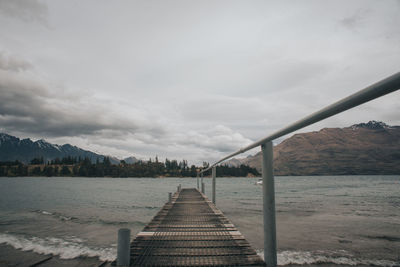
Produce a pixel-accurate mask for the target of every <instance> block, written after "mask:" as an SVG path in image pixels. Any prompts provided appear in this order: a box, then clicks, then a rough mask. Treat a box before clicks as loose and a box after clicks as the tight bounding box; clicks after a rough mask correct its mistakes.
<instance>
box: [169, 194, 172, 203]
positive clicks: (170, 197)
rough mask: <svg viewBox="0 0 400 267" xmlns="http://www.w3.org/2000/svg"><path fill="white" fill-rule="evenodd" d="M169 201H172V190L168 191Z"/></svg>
mask: <svg viewBox="0 0 400 267" xmlns="http://www.w3.org/2000/svg"><path fill="white" fill-rule="evenodd" d="M168 202H169V203H171V202H172V193H171V192H169V193H168Z"/></svg>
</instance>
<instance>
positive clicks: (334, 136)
mask: <svg viewBox="0 0 400 267" xmlns="http://www.w3.org/2000/svg"><path fill="white" fill-rule="evenodd" d="M227 164H230V165H235V166H237V165H238V164H246V165H249V166H250V167H253V168H257V169H258V170H259V171H261V152H259V153H257V154H256V155H254V156H250V157H247V158H243V159H236V158H235V159H232V160H230V161H228V162H227ZM274 172H275V174H276V175H346V174H360V175H361V174H400V126H389V125H387V124H385V123H383V122H377V121H370V122H368V123H360V124H355V125H353V126H350V127H346V128H324V129H322V130H320V131H316V132H309V133H301V134H295V135H293V136H292V137H290V138H288V139H286V140H284V141H283V142H282V143H280V144H279V145H277V146H275V147H274Z"/></svg>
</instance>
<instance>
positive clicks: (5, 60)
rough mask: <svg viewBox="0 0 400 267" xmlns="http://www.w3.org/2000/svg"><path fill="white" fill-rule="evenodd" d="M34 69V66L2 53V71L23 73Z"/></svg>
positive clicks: (0, 53)
mask: <svg viewBox="0 0 400 267" xmlns="http://www.w3.org/2000/svg"><path fill="white" fill-rule="evenodd" d="M31 68H32V64H30V63H29V62H28V61H25V60H22V59H20V58H18V57H16V56H11V55H7V54H6V53H5V52H1V51H0V69H2V70H11V71H23V70H28V69H31Z"/></svg>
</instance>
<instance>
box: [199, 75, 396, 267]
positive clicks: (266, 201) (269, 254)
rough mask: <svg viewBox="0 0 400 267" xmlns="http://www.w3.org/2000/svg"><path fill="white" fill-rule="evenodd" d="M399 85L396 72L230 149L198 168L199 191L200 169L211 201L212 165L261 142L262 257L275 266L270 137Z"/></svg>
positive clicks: (313, 121) (378, 95) (213, 183)
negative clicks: (205, 176)
mask: <svg viewBox="0 0 400 267" xmlns="http://www.w3.org/2000/svg"><path fill="white" fill-rule="evenodd" d="M399 89H400V72H398V73H396V74H394V75H392V76H390V77H387V78H386V79H383V80H381V81H380V82H377V83H375V84H373V85H371V86H368V87H367V88H365V89H363V90H360V91H358V92H357V93H355V94H352V95H350V96H348V97H345V98H343V99H342V100H339V101H337V102H335V103H333V104H331V105H329V106H327V107H325V108H323V109H321V110H319V111H317V112H314V113H312V114H311V115H309V116H307V117H305V118H303V119H301V120H299V121H297V122H295V123H293V124H290V125H289V126H286V127H285V128H283V129H281V130H279V131H277V132H275V133H273V134H271V135H268V136H266V137H264V138H262V139H260V140H259V141H257V142H254V143H252V144H251V145H248V146H247V147H244V148H242V149H240V150H239V151H236V152H235V153H232V154H230V155H228V156H226V157H224V158H222V159H220V160H218V161H217V162H215V163H214V164H212V165H211V166H209V167H208V168H205V169H204V170H201V171H200V172H199V174H200V175H201V191H202V193H203V194H204V188H205V187H204V182H203V173H204V172H206V171H208V170H210V169H212V170H213V171H212V180H213V182H212V202H213V203H214V204H215V187H216V182H215V181H216V165H218V164H219V163H221V162H223V161H225V160H227V159H229V158H232V157H234V156H236V155H238V154H241V153H244V152H246V151H248V150H250V149H253V148H255V147H257V146H261V153H262V160H261V165H262V180H263V188H262V192H263V220H264V259H265V262H266V264H267V266H271V267H276V266H277V250H276V220H275V181H274V172H273V169H274V168H273V145H272V140H275V139H276V138H278V137H281V136H284V135H286V134H288V133H291V132H294V131H296V130H299V129H301V128H304V127H306V126H309V125H311V124H313V123H316V122H318V121H321V120H323V119H326V118H328V117H331V116H333V115H336V114H338V113H340V112H343V111H345V110H348V109H350V108H353V107H356V106H358V105H361V104H363V103H365V102H368V101H370V100H372V99H375V98H378V97H381V96H383V95H386V94H389V93H391V92H394V91H396V90H399ZM198 179H199V177H198V176H197V187H199V182H198Z"/></svg>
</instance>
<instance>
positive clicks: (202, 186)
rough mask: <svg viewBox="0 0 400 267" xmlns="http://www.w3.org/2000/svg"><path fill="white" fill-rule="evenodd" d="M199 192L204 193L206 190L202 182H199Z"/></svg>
mask: <svg viewBox="0 0 400 267" xmlns="http://www.w3.org/2000/svg"><path fill="white" fill-rule="evenodd" d="M201 192H202V193H203V194H205V192H206V190H205V185H204V183H201Z"/></svg>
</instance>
